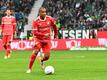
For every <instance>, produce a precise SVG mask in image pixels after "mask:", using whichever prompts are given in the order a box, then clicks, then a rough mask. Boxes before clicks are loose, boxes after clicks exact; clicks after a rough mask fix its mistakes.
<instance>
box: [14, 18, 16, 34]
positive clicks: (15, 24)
mask: <svg viewBox="0 0 107 80" xmlns="http://www.w3.org/2000/svg"><path fill="white" fill-rule="evenodd" d="M13 30H14V32H15V31H16V19H15V18H13Z"/></svg>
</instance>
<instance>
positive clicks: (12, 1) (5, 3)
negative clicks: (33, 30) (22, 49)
mask: <svg viewBox="0 0 107 80" xmlns="http://www.w3.org/2000/svg"><path fill="white" fill-rule="evenodd" d="M34 2H35V0H0V22H1V18H2V17H3V16H4V15H5V14H4V11H5V10H6V9H7V8H10V9H11V10H12V15H13V16H15V18H16V21H17V36H18V37H20V35H21V33H23V31H24V25H25V24H27V22H28V18H27V17H28V15H29V13H30V11H31V9H32V6H33V4H34Z"/></svg>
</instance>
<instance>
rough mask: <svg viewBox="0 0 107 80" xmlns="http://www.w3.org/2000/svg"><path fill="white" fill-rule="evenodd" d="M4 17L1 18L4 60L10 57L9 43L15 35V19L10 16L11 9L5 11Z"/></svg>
mask: <svg viewBox="0 0 107 80" xmlns="http://www.w3.org/2000/svg"><path fill="white" fill-rule="evenodd" d="M5 14H6V16H4V17H2V21H1V28H2V32H3V36H2V41H3V47H4V49H5V56H4V59H7V58H9V57H10V55H11V46H10V43H11V41H12V40H13V36H14V35H16V19H15V17H14V16H12V13H11V9H9V8H8V9H6V11H5Z"/></svg>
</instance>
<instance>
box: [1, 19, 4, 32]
mask: <svg viewBox="0 0 107 80" xmlns="http://www.w3.org/2000/svg"><path fill="white" fill-rule="evenodd" d="M3 25H4V23H3V18H2V19H1V30H3Z"/></svg>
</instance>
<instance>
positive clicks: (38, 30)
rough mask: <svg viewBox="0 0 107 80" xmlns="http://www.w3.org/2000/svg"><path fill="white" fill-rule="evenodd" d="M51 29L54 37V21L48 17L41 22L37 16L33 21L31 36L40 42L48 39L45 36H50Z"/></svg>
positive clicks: (55, 29)
mask: <svg viewBox="0 0 107 80" xmlns="http://www.w3.org/2000/svg"><path fill="white" fill-rule="evenodd" d="M51 27H52V28H53V31H54V36H56V35H57V28H56V25H55V21H54V19H53V18H52V17H50V16H46V17H45V19H44V20H41V19H40V16H39V17H37V19H36V20H34V21H33V27H32V28H33V35H34V36H35V37H36V38H38V39H41V40H43V39H50V38H46V37H45V36H46V35H47V34H51Z"/></svg>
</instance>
